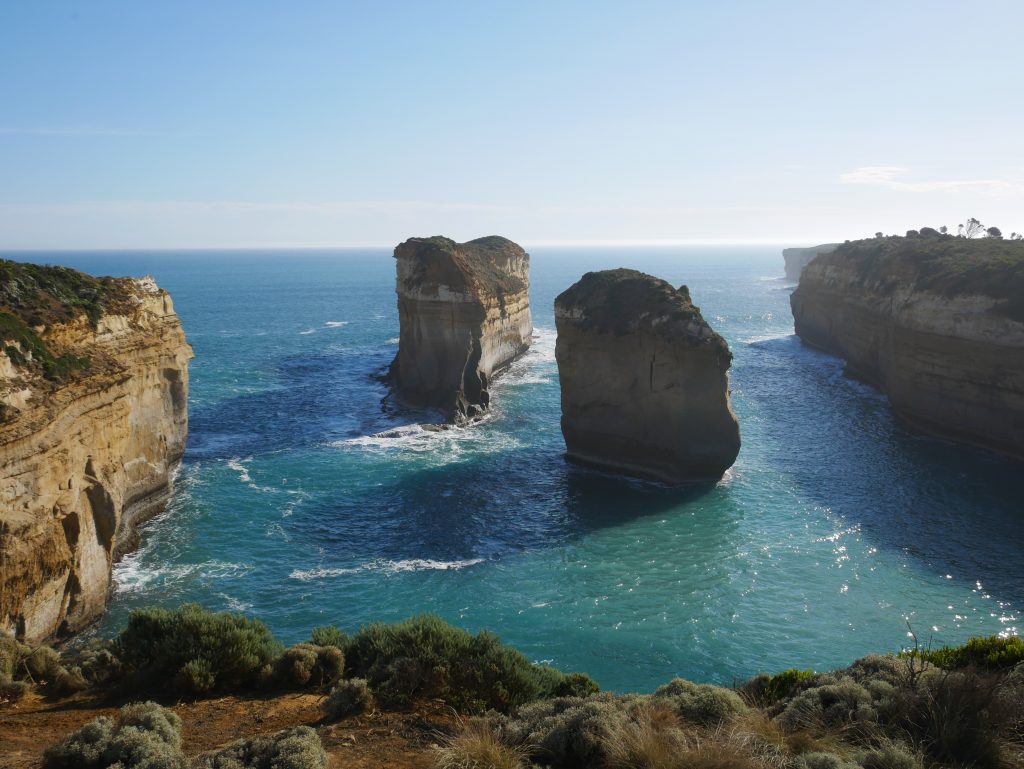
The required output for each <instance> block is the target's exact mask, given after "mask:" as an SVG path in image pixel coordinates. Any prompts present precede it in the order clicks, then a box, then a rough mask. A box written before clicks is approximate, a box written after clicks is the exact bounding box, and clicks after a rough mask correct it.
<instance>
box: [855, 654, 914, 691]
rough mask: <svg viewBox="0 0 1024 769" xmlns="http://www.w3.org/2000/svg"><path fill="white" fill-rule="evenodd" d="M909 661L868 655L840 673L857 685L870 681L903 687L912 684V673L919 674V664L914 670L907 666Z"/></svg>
mask: <svg viewBox="0 0 1024 769" xmlns="http://www.w3.org/2000/svg"><path fill="white" fill-rule="evenodd" d="M909 662H910V660H908V659H905V658H901V657H895V656H893V655H892V654H869V655H868V656H866V657H861V658H860V659H859V660H857V661H856V662H854V663H853V664H852V665H850V666H849V667H848V668H846V670H844V671H842V672H843V675H845V676H847V677H849V678H852V679H853V680H854V681H856V682H857V683H859V684H864V685H866V684H867V683H868V682H870V681H884V682H885V683H887V684H889V685H890V686H894V687H895V686H903V685H905V684H911V683H912V682H913V680H912V679H913V677H914V676H913V673H914V672H921V670H923V668H922V667H921V665H920V664H918V667H917V668H916V669H914V668H912V667H911V665H910V664H909Z"/></svg>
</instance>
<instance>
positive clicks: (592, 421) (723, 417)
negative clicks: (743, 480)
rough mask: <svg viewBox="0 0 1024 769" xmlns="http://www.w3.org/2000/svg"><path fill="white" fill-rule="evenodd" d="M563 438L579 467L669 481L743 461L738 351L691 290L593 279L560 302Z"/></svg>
mask: <svg viewBox="0 0 1024 769" xmlns="http://www.w3.org/2000/svg"><path fill="white" fill-rule="evenodd" d="M555 323H556V325H557V328H558V339H557V342H556V344H555V357H556V359H557V361H558V376H559V380H560V382H561V390H562V434H563V435H564V437H565V445H566V449H567V451H566V456H567V457H568V458H569V459H571V460H576V461H580V462H583V463H586V464H591V465H595V466H598V467H602V468H605V469H609V470H612V471H615V472H621V473H625V474H628V475H635V476H639V477H644V478H654V479H657V480H661V481H665V482H668V483H684V482H688V481H703V480H715V479H718V478H720V477H721V476H722V474H723V473H724V472H725V471H726V470H727V469H728V468H729V467H730V466H731V465H732V464H733V462H735V461H736V455H737V454H738V453H739V449H740V433H739V424H738V422H737V420H736V416H735V415H734V414H733V411H732V403H731V400H730V397H729V375H728V371H729V366H730V364H731V362H732V354H731V353H730V352H729V347H728V345H727V344H726V342H725V340H724V339H723V338H722V337H721V336H719V335H718V334H717V333H715V331H714V330H713V329H712V328H711V327H710V326H709V325H708V324H707V323H706V322H705V321H704V318H703V317H702V316H701V314H700V310H699V309H698V308H697V307H694V305H693V303H692V302H691V301H690V295H689V291H688V290H687V288H686V287H685V286H683V287H681V288H680V289H679V290H678V291H677V290H676V289H674V288H673V287H672V286H671V285H669V284H668V283H666V282H665V281H663V280H660V279H658V278H655V277H652V276H650V275H645V274H644V273H641V272H637V271H635V270H624V269H619V270H605V271H603V272H588V273H587V274H586V275H584V276H583V278H582V279H581V280H580V281H579V282H577V283H576V284H574V285H573V286H572V287H570V288H569V289H568V290H566V291H564V292H563V293H562V294H560V295H559V296H558V298H557V299H556V300H555Z"/></svg>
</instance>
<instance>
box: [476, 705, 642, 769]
mask: <svg viewBox="0 0 1024 769" xmlns="http://www.w3.org/2000/svg"><path fill="white" fill-rule="evenodd" d="M642 700H643V698H639V697H635V696H619V697H617V696H615V695H613V694H610V693H602V694H595V695H592V696H590V697H557V698H555V699H551V700H542V701H540V702H535V703H533V704H532V705H527V706H526V707H524V708H521V709H520V710H519V712H518V713H517V714H516V715H515V716H514V717H503V718H499V719H497V720H496V721H495V731H496V733H497V735H498V736H499V737H500V738H501V740H502V742H504V743H505V744H508V745H511V746H514V747H520V746H521V747H526V748H528V749H529V750H530V751H531V753H532V754H533V757H534V758H535V760H536V761H538V762H539V763H541V764H544V765H551V766H601V765H602V763H603V762H604V761H605V759H606V753H607V745H608V740H609V738H610V737H611V735H612V734H613V733H615V732H616V731H617V730H621V729H622V728H623V727H624V726H625V725H626V723H627V722H628V720H629V713H630V711H631V709H632V708H633V707H635V705H636V704H637V703H638V702H641V701H642Z"/></svg>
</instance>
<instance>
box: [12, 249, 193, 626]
mask: <svg viewBox="0 0 1024 769" xmlns="http://www.w3.org/2000/svg"><path fill="white" fill-rule="evenodd" d="M51 271H52V272H51ZM4 300H6V301H4ZM83 307H84V308H85V311H83V310H82V308H83ZM0 334H2V336H0V340H2V341H0V403H2V404H3V408H2V413H0V629H2V630H6V631H10V632H13V633H15V634H16V635H17V636H18V637H20V638H22V639H24V640H26V641H29V642H34V641H39V640H41V639H45V638H48V637H51V636H54V635H63V634H68V633H71V632H74V631H76V630H78V629H80V628H82V627H83V626H85V625H86V624H88V623H89V622H91V621H93V620H94V619H96V618H97V617H98V616H99V615H100V614H101V612H102V611H103V608H104V606H105V603H106V599H107V596H108V593H109V589H110V582H111V566H112V564H113V563H114V562H115V561H116V560H117V559H118V558H119V557H120V556H121V555H122V554H123V553H125V552H127V551H129V550H131V549H132V548H133V547H135V545H136V542H137V533H136V527H137V525H138V524H139V523H140V522H142V521H144V520H146V519H147V518H149V517H151V516H153V515H154V514H156V513H157V512H159V511H160V510H162V509H163V507H164V505H165V504H166V501H167V499H168V496H169V493H170V489H171V480H172V476H173V473H174V470H175V468H176V465H177V463H178V461H179V459H180V458H181V456H182V454H183V452H184V450H185V436H186V431H187V427H188V410H187V403H188V362H189V359H190V358H191V357H192V351H191V348H190V347H189V345H188V344H187V342H186V341H185V335H184V333H183V332H182V328H181V324H180V323H179V321H178V317H177V315H176V314H175V312H174V308H173V306H172V304H171V298H170V296H169V295H168V294H167V292H165V291H163V290H161V289H160V288H158V287H157V286H156V284H155V283H154V282H153V280H152V279H151V278H150V279H142V280H131V279H118V280H114V279H103V280H102V281H99V280H97V279H94V278H90V277H89V276H85V275H82V274H81V273H76V272H74V271H72V270H63V269H61V268H39V267H35V266H33V265H18V264H16V263H12V262H0Z"/></svg>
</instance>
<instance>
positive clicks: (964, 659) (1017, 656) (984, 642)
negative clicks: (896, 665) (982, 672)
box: [904, 636, 1024, 670]
mask: <svg viewBox="0 0 1024 769" xmlns="http://www.w3.org/2000/svg"><path fill="white" fill-rule="evenodd" d="M904 655H905V656H919V657H920V658H922V659H924V660H926V661H928V662H930V663H932V664H933V665H938V666H939V667H941V668H946V669H947V670H959V669H961V668H966V667H978V668H985V669H987V670H1009V669H1010V668H1012V667H1014V666H1015V665H1018V664H1020V663H1021V662H1024V638H1021V637H1020V636H1010V637H1009V638H1002V637H1000V636H991V637H989V638H971V639H970V640H968V641H967V642H966V643H964V644H961V645H960V646H943V647H942V648H940V649H932V650H928V651H916V652H905V653H904Z"/></svg>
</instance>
